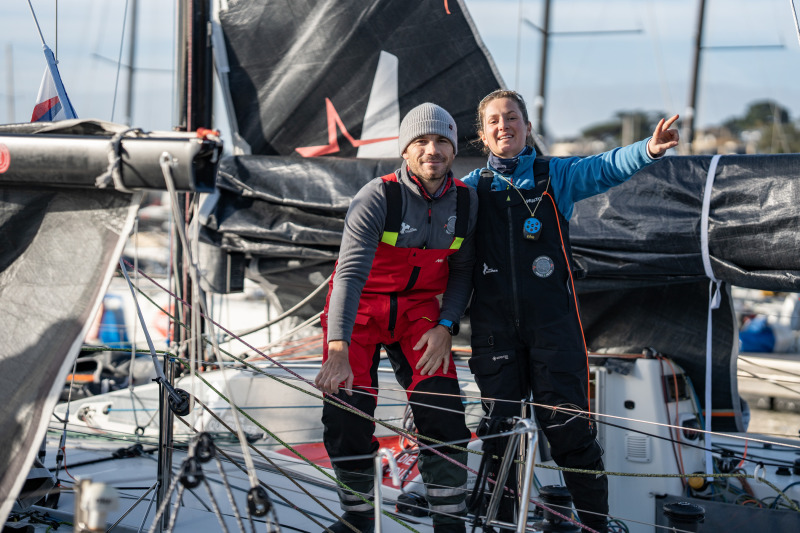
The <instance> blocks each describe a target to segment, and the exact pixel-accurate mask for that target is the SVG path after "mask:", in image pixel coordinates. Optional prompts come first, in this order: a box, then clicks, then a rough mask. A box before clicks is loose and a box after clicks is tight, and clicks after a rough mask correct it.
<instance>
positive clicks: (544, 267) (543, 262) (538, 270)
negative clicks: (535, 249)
mask: <svg viewBox="0 0 800 533" xmlns="http://www.w3.org/2000/svg"><path fill="white" fill-rule="evenodd" d="M553 270H555V265H554V264H553V260H552V259H550V258H549V257H547V256H546V255H540V256H539V257H537V258H536V259H534V260H533V273H534V274H536V275H537V276H539V277H540V278H546V277H547V276H549V275H550V274H552V273H553Z"/></svg>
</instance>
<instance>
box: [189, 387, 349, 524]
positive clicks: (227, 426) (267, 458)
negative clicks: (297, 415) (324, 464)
mask: <svg viewBox="0 0 800 533" xmlns="http://www.w3.org/2000/svg"><path fill="white" fill-rule="evenodd" d="M197 403H198V404H199V405H200V406H201V407H202V408H203V409H204V410H205V411H206V412H207V413H208V414H210V415H211V416H212V417H214V419H215V420H216V421H217V422H219V423H220V424H221V425H222V426H223V427H225V428H226V429H227V430H228V431H230V432H231V433H233V431H234V430H233V428H231V427H230V426H229V425H228V424H226V423H225V421H224V420H223V419H222V418H220V417H219V416H217V415H216V413H214V412H213V411H212V410H211V409H210V408H209V407H208V406H207V405H205V404H204V403H203V402H202V401H200V400H197ZM178 420H180V421H181V422H183V423H184V424H186V425H187V426H188V427H189V429H192V430H194V431H195V432H196V431H197V430H196V429H195V428H193V427H191V426H189V425H188V424H187V423H186V421H185V420H184V419H183V417H180V416H179V417H178ZM247 445H248V446H249V447H250V448H252V449H253V451H254V452H256V453H257V454H258V455H260V456H261V457H262V458H263V459H264V460H265V461H267V462H268V463H269V464H270V465H272V467H273V468H275V470H277V471H278V472H279V473H280V474H281V475H283V476H284V477H285V478H286V479H288V480H289V481H291V482H292V484H294V485H295V486H296V487H297V488H298V489H300V490H301V491H303V493H304V494H305V495H306V496H308V497H309V498H311V499H312V500H313V501H314V502H315V503H317V504H318V505H319V506H320V507H322V508H323V509H325V510H326V511H327V512H329V513H330V514H331V516H338V515H337V514H336V513H335V512H334V511H332V510H331V509H330V508H328V507H327V506H326V505H325V504H324V503H322V502H321V501H319V500H318V499H317V498H316V497H315V496H314V495H313V494H311V493H310V492H309V491H308V489H306V488H305V487H303V486H302V485H300V483H299V482H298V481H297V480H295V479H294V476H290V475H289V473H288V472H286V471H285V470H284V469H283V468H281V467H280V466H279V465H278V464H277V463H275V461H273V460H272V459H271V458H269V457H268V456H267V455H265V454H264V453H263V452H262V451H261V450H259V449H258V448H256V447H255V446H254V445H253V444H251V443H249V442H248V443H247ZM217 450H218V451H219V452H220V453H221V454H222V455H223V456H225V458H226V459H228V461H230V463H231V464H233V465H234V466H236V467H237V468H239V469H242V467H241V465H239V463H237V462H236V461H235V460H234V459H233V458H232V457H230V456H229V455H227V454H226V453H225V452H224V451H222V450H221V449H220V448H218V447H217ZM264 487H265V488H267V489H269V490H270V491H271V492H273V493H274V494H275V495H276V496H278V497H279V498H281V499H282V500H284V501H285V502H286V503H287V504H289V506H290V507H292V508H295V509H297V510H298V511H299V512H300V513H303V514H304V512H303V510H302V509H300V508H298V507H297V506H296V505H295V504H293V503H292V502H291V501H289V500H288V499H286V498H285V497H284V496H282V495H281V494H279V493H278V492H276V491H274V490H273V489H271V488H269V487H268V486H267V485H266V484H264ZM306 517H307V518H309V519H310V520H312V521H313V522H314V523H315V524H317V525H318V526H321V527H324V526H323V525H322V524H320V523H318V522H317V521H316V520H314V519H313V518H312V517H311V516H308V515H306Z"/></svg>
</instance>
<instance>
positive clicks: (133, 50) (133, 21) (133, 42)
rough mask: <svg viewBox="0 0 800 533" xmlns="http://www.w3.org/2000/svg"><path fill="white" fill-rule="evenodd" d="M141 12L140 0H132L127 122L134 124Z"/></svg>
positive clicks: (126, 103)
mask: <svg viewBox="0 0 800 533" xmlns="http://www.w3.org/2000/svg"><path fill="white" fill-rule="evenodd" d="M138 12H139V8H138V0H132V1H131V32H130V41H129V44H128V98H127V100H126V101H125V124H127V125H128V126H130V125H131V124H133V75H134V73H135V71H136V70H135V67H134V63H135V62H136V19H137V14H138Z"/></svg>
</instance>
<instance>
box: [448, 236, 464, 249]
mask: <svg viewBox="0 0 800 533" xmlns="http://www.w3.org/2000/svg"><path fill="white" fill-rule="evenodd" d="M462 242H464V237H456V238H455V239H453V244H451V245H450V249H451V250H458V249H460V248H461V243H462Z"/></svg>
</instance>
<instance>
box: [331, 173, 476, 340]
mask: <svg viewBox="0 0 800 533" xmlns="http://www.w3.org/2000/svg"><path fill="white" fill-rule="evenodd" d="M395 174H396V175H397V179H398V181H399V182H400V184H401V187H400V190H401V196H402V206H403V208H402V217H401V220H402V225H401V230H400V234H399V235H398V237H397V244H396V246H398V247H400V248H435V249H446V248H449V247H450V244H451V243H452V241H453V228H455V223H454V222H455V217H456V196H457V193H456V187H455V185H453V186H451V187H450V188H449V189H448V190H447V191H445V192H444V194H442V195H441V196H440V197H439V198H434V199H432V200H428V199H426V198H425V197H424V196H423V194H422V192H421V191H420V188H419V186H417V184H416V183H414V182H413V181H411V179H410V178H409V176H408V171H407V167H406V166H405V165H404V166H403V168H401V169H399V170H397V171H395ZM469 190H470V209H469V225H468V229H467V235H466V237H465V238H464V241H463V243H462V244H461V248H460V249H459V250H458V251H457V252H455V253H454V254H452V255H450V256H449V257H448V262H449V269H450V275H449V278H448V281H447V289H446V290H445V292H444V296H443V298H442V308H441V313H440V318H442V319H447V320H452V321H453V322H458V321H459V320H460V319H461V316H462V315H463V314H464V310H465V309H466V307H467V304H468V303H469V298H470V296H471V294H472V267H473V264H474V262H475V239H474V236H475V224H476V220H477V214H478V196H477V193H476V192H475V190H474V189H473V188H471V187H470V188H469ZM429 209H430V220H429V218H428V211H429ZM451 219H452V220H451ZM385 223H386V193H385V189H384V185H383V180H382V179H381V178H375V179H374V180H372V181H370V182H369V183H367V184H366V185H365V186H364V187H363V188H362V189H361V190H360V191H359V192H358V194H356V196H355V197H354V198H353V202H352V203H351V204H350V208H349V209H348V211H347V216H346V217H345V222H344V234H343V236H342V246H341V248H340V250H339V262H338V265H337V267H336V274H335V275H334V277H333V289H332V291H331V297H330V303H329V306H328V338H327V340H328V341H332V340H344V341H346V342H348V343H349V342H350V336H351V334H352V331H353V325H354V323H355V320H356V314H357V311H358V302H359V300H360V298H361V291H362V289H363V288H364V284H365V283H366V281H367V277H368V276H369V272H370V269H371V267H372V260H373V258H374V257H375V251H376V250H377V248H378V243H379V242H380V240H381V236H382V235H383V229H384V225H385Z"/></svg>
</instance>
